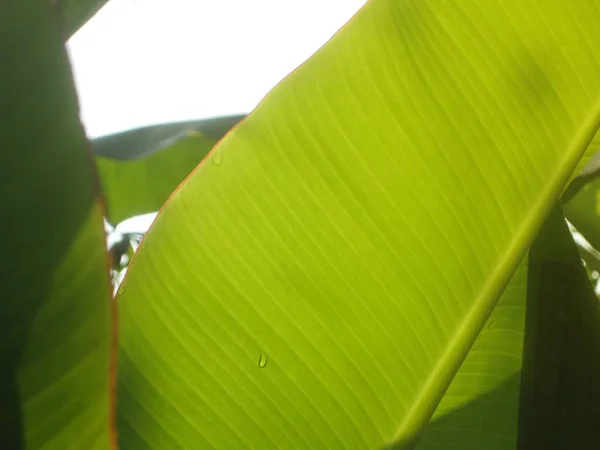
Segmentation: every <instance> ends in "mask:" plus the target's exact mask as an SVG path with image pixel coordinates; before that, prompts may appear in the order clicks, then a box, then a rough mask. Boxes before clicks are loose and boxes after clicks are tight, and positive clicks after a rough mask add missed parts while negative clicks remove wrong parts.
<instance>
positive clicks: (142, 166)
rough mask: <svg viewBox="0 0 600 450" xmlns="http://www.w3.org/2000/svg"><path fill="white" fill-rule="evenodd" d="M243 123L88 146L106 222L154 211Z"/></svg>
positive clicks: (220, 121) (220, 122) (154, 129)
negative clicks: (92, 155)
mask: <svg viewBox="0 0 600 450" xmlns="http://www.w3.org/2000/svg"><path fill="white" fill-rule="evenodd" d="M243 117H244V116H227V117H219V118H216V119H205V120H196V121H189V122H178V123H170V124H163V125H154V126H149V127H144V128H138V129H134V130H129V131H125V132H122V133H117V134H113V135H109V136H104V137H101V138H97V139H94V140H92V148H93V150H94V154H95V155H96V164H97V166H98V170H99V172H100V183H101V185H102V191H103V193H104V197H105V202H106V210H107V217H108V220H109V221H110V222H112V223H117V222H121V221H122V220H124V219H127V218H129V217H132V216H134V215H137V214H144V213H149V212H154V211H158V210H159V209H160V208H161V206H162V205H163V203H164V202H165V201H166V200H167V198H169V195H170V194H171V193H172V192H173V191H174V190H175V189H176V188H177V186H179V184H180V183H181V182H182V181H183V180H185V177H187V176H188V175H189V174H190V172H191V171H192V170H193V169H194V168H195V167H196V166H197V165H198V164H199V163H200V161H202V159H203V158H204V157H205V156H206V155H207V153H208V152H209V151H210V149H211V148H212V147H213V146H214V145H215V144H216V142H217V141H218V140H219V139H221V138H222V137H223V135H224V134H225V133H226V132H227V131H229V130H230V129H231V128H232V127H233V126H234V125H235V124H236V123H237V122H239V121H240V120H241V119H242V118H243Z"/></svg>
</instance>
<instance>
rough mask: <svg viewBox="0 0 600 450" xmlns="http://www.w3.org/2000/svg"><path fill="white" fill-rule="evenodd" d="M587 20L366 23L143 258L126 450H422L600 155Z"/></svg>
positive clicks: (329, 50) (275, 93) (235, 151)
mask: <svg viewBox="0 0 600 450" xmlns="http://www.w3.org/2000/svg"><path fill="white" fill-rule="evenodd" d="M536 17H543V20H538V19H535V18H536ZM599 19H600V9H599V8H598V5H594V4H592V3H569V4H567V3H558V2H557V3H551V2H544V3H535V4H534V3H515V2H486V3H484V4H482V3H480V2H475V1H466V2H460V3H456V2H422V1H406V2H396V1H392V0H372V1H370V2H368V3H367V4H366V5H365V6H364V7H363V8H362V9H361V11H360V12H359V13H358V14H357V15H356V16H355V17H354V18H353V19H352V20H351V21H350V22H349V23H348V24H346V26H344V28H342V29H341V30H340V32H338V33H337V34H336V35H335V36H334V37H333V38H332V39H331V40H330V41H329V42H328V43H327V44H326V45H325V46H324V47H323V48H321V50H319V52H317V53H316V54H315V55H313V57H311V58H310V59H309V60H308V61H307V62H306V63H305V64H303V65H302V66H301V67H300V68H298V69H297V70H296V71H294V72H293V73H292V74H291V75H290V76H289V77H288V78H286V79H285V80H284V81H283V82H281V83H280V84H279V85H278V86H276V87H275V88H274V89H273V90H272V91H271V92H270V93H269V94H268V95H267V97H266V98H265V99H264V100H263V101H262V102H261V104H260V105H259V106H258V107H257V108H256V109H255V110H254V111H253V112H252V113H251V114H250V115H249V116H248V117H247V118H246V119H245V120H244V121H243V122H242V123H241V124H240V125H239V126H237V127H236V128H235V129H234V130H232V132H231V133H229V134H228V135H227V136H226V137H225V138H224V139H223V140H222V141H221V142H220V144H219V145H218V146H217V147H215V149H213V150H212V152H211V154H210V155H209V158H208V159H207V160H205V161H204V163H202V164H201V165H200V166H199V167H198V168H197V169H196V170H195V172H194V173H193V174H192V176H191V177H190V178H189V179H188V180H187V182H186V183H184V184H183V185H182V186H181V188H180V189H179V190H178V191H177V192H176V193H175V194H174V195H173V196H172V197H171V199H170V200H169V202H168V203H167V205H166V206H165V208H164V209H163V211H162V213H161V214H160V215H159V216H158V218H157V220H156V221H155V222H154V224H153V226H152V228H151V230H150V232H149V233H148V234H147V235H146V237H145V239H144V241H143V242H142V244H141V246H140V249H139V251H138V253H137V254H136V256H135V257H134V260H133V262H132V265H131V266H130V271H129V273H128V276H126V278H125V281H124V284H123V285H122V286H121V290H120V294H121V297H120V306H121V313H122V328H121V332H122V335H121V341H120V348H121V351H120V359H119V361H120V370H119V405H120V409H119V427H120V428H119V432H120V439H121V443H122V445H123V446H124V447H127V448H138V447H144V446H150V447H154V448H171V447H177V446H184V447H185V446H206V447H208V446H215V447H219V448H245V447H257V448H265V449H267V448H327V447H334V448H360V449H364V448H381V447H382V446H385V445H387V446H389V447H392V448H397V449H401V448H411V447H412V446H413V444H414V443H415V439H416V438H417V436H418V434H419V432H420V431H421V428H422V427H423V426H424V425H425V424H426V423H427V422H428V421H429V419H430V417H431V415H432V414H433V412H434V410H435V409H436V407H437V405H438V403H439V401H440V399H441V398H442V396H443V394H444V392H445V391H446V389H447V387H448V386H449V384H450V383H451V381H452V379H453V377H454V375H455V374H456V372H457V371H458V369H459V367H460V365H461V363H462V361H463V360H464V358H465V356H466V355H467V353H468V351H469V349H470V348H471V346H472V344H473V342H474V341H475V338H476V337H477V335H478V334H479V332H480V330H481V329H482V327H483V326H484V325H485V322H486V320H487V319H488V317H489V315H490V313H491V311H492V310H493V308H494V306H495V305H496V302H497V301H498V298H499V297H500V295H501V293H502V291H503V289H504V287H505V286H506V284H507V283H508V282H509V280H510V277H511V276H512V275H513V273H514V271H515V270H516V267H517V264H518V263H519V261H520V260H521V259H522V257H523V255H524V253H525V251H526V249H527V247H528V246H529V244H530V243H531V241H532V240H533V238H534V236H535V233H536V232H537V230H538V228H539V227H540V226H541V224H542V222H543V220H544V218H545V216H546V214H547V213H548V211H549V210H550V208H551V206H552V204H553V202H554V201H555V200H556V198H557V197H558V195H559V194H560V192H561V191H562V190H563V188H564V187H565V185H566V182H567V180H568V179H569V178H570V176H571V173H572V172H573V170H574V169H575V167H576V164H577V162H578V161H579V159H580V158H581V156H582V155H583V153H584V151H585V149H586V147H587V145H588V144H589V142H590V141H591V139H592V137H593V135H594V132H595V130H596V128H597V125H598V119H599V112H600V111H599V110H598V100H599V99H598V96H599V94H598V93H599V92H600V77H599V76H598V75H600V63H599V61H598V60H597V59H596V55H595V51H594V50H593V49H594V48H595V47H596V44H598V43H600V32H599V31H598V29H597V23H598V20H599Z"/></svg>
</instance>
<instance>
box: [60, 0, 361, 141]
mask: <svg viewBox="0 0 600 450" xmlns="http://www.w3.org/2000/svg"><path fill="white" fill-rule="evenodd" d="M364 3H365V0H110V1H109V2H108V4H107V5H106V6H105V7H104V8H103V9H102V10H101V11H100V12H99V13H98V14H97V15H96V16H95V17H94V18H93V19H92V20H91V21H90V22H88V23H87V24H86V25H85V26H84V27H83V28H82V29H81V30H80V31H79V32H78V33H77V34H75V35H74V36H73V37H72V38H71V40H70V41H69V42H68V49H69V53H70V56H71V62H72V65H73V70H74V72H75V79H76V84H77V89H78V92H79V99H80V105H81V115H82V120H83V122H84V125H85V126H86V129H87V132H88V135H89V136H90V137H96V136H100V135H104V134H109V133H114V132H117V131H121V130H124V129H129V128H134V127H138V126H142V125H148V124H152V123H160V122H170V121H177V120H186V119H199V118H204V117H214V116H219V115H227V114H235V113H245V112H249V111H250V110H251V109H252V108H254V107H255V106H256V104H257V103H258V102H259V101H260V99H261V98H262V97H263V96H264V95H265V94H266V93H267V92H268V91H269V90H270V89H271V88H272V87H273V86H274V85H275V84H276V83H277V82H278V81H280V80H281V79H282V78H283V77H284V76H286V75H287V74H288V73H289V72H291V71H292V70H293V69H294V68H295V67H297V66H298V65H299V64H301V63H302V62H303V61H304V60H305V59H307V58H308V57H309V56H310V55H311V54H312V53H314V52H315V51H316V50H317V49H318V48H319V47H320V46H322V45H323V44H324V43H325V42H326V41H327V39H329V38H330V37H331V36H332V35H333V34H334V33H335V32H336V31H337V30H338V29H339V28H340V27H341V26H342V25H343V24H344V23H345V22H346V21H347V20H348V19H349V18H350V17H352V15H353V14H354V13H355V12H356V11H357V10H358V9H359V8H360V7H361V6H362V5H363V4H364Z"/></svg>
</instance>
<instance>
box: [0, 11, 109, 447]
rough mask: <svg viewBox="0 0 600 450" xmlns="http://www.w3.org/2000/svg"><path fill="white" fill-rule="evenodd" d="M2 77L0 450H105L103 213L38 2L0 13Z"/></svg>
mask: <svg viewBox="0 0 600 450" xmlns="http://www.w3.org/2000/svg"><path fill="white" fill-rule="evenodd" d="M0 67H2V70H0V117H1V118H2V120H1V122H0V123H1V125H0V174H1V177H0V197H1V198H2V221H1V222H0V235H1V236H2V239H3V242H2V257H1V258H0V292H1V293H2V294H1V296H0V297H1V298H0V378H1V379H0V442H1V444H0V447H2V448H7V449H9V448H10V449H13V448H20V449H21V448H22V449H41V448H44V449H49V450H51V449H56V450H64V449H71V448H72V449H108V448H111V442H112V443H113V445H115V442H114V438H113V437H112V436H114V434H113V433H112V431H111V422H112V420H113V419H112V411H111V404H112V403H114V401H113V400H112V399H113V395H114V392H112V389H113V388H114V380H113V381H112V384H111V382H110V379H109V367H110V352H111V344H110V343H111V313H110V306H111V304H110V298H111V296H110V285H109V278H108V271H107V268H108V261H107V254H106V250H105V243H104V242H105V238H104V231H103V225H102V213H101V208H100V204H99V201H98V200H99V199H98V190H97V186H96V183H95V182H94V180H95V174H94V171H93V166H92V160H91V155H89V154H88V153H87V151H88V143H87V142H86V138H85V135H84V131H83V129H82V127H81V123H80V121H79V116H78V106H77V98H76V94H75V89H74V87H73V79H72V76H71V73H70V69H69V62H68V60H67V55H66V53H65V50H64V47H63V39H62V37H61V36H60V33H59V30H58V29H57V27H56V23H55V21H54V16H53V15H52V13H51V11H50V5H49V4H48V2H45V1H39V0H8V1H3V2H1V3H0ZM113 376H114V373H113ZM111 386H112V388H111ZM113 448H114V447H113Z"/></svg>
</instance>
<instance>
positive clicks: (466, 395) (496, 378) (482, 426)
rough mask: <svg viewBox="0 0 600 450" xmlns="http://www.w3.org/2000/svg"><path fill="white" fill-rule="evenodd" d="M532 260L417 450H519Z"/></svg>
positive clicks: (491, 320)
mask: <svg viewBox="0 0 600 450" xmlns="http://www.w3.org/2000/svg"><path fill="white" fill-rule="evenodd" d="M527 271H528V258H524V260H523V261H522V262H521V264H519V267H518V269H517V272H516V273H515V274H514V276H513V277H512V279H511V280H510V283H509V284H508V286H507V288H506V290H505V291H504V293H503V294H502V297H501V298H500V300H499V301H498V305H496V307H495V308H494V311H493V312H492V314H491V315H490V317H489V319H488V320H487V322H486V324H485V326H484V327H483V329H482V330H481V333H480V334H479V336H478V337H477V340H476V341H475V343H474V344H473V347H471V350H470V351H469V354H468V355H467V357H466V358H465V361H464V362H463V364H462V365H461V367H460V369H459V371H458V373H457V374H456V377H455V378H454V379H453V380H452V383H451V384H450V387H449V388H448V390H447V391H446V393H445V394H444V398H443V399H442V401H441V402H440V404H439V406H438V408H437V409H436V411H435V414H434V415H433V417H432V419H431V422H430V423H429V424H427V426H426V427H425V428H424V430H423V434H422V435H421V436H420V438H419V442H418V443H417V446H416V450H442V449H448V450H450V449H462V450H479V449H481V448H485V449H486V450H514V449H516V446H517V436H518V424H519V389H520V377H521V364H522V356H523V333H524V328H525V305H526V302H527Z"/></svg>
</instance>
